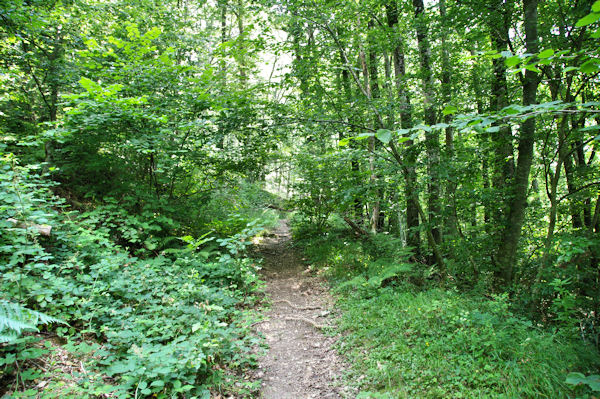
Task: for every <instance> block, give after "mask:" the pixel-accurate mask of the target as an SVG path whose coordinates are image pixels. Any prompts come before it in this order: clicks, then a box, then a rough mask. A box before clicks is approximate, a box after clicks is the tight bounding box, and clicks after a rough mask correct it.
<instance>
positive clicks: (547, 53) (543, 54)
mask: <svg viewBox="0 0 600 399" xmlns="http://www.w3.org/2000/svg"><path fill="white" fill-rule="evenodd" d="M553 55H554V50H552V49H551V48H549V49H546V50H544V51H542V52H541V53H539V54H538V57H540V58H550V57H552V56H553Z"/></svg>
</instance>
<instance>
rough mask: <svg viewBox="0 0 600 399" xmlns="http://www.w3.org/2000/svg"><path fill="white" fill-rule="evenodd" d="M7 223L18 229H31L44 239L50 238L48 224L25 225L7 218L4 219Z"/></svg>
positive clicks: (50, 230)
mask: <svg viewBox="0 0 600 399" xmlns="http://www.w3.org/2000/svg"><path fill="white" fill-rule="evenodd" d="M6 220H7V221H8V222H10V223H12V224H14V225H15V227H17V228H19V229H30V228H31V229H33V230H35V231H37V233H38V234H40V235H43V236H45V237H50V234H52V226H50V225H49V224H34V223H25V222H19V221H18V220H17V219H13V218H8V219H6Z"/></svg>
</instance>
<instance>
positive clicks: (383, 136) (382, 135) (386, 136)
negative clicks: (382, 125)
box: [375, 129, 392, 144]
mask: <svg viewBox="0 0 600 399" xmlns="http://www.w3.org/2000/svg"><path fill="white" fill-rule="evenodd" d="M375 137H377V139H378V140H379V141H381V142H382V143H384V144H388V143H389V142H390V141H391V140H392V132H391V131H389V130H387V129H379V130H378V131H377V133H375Z"/></svg>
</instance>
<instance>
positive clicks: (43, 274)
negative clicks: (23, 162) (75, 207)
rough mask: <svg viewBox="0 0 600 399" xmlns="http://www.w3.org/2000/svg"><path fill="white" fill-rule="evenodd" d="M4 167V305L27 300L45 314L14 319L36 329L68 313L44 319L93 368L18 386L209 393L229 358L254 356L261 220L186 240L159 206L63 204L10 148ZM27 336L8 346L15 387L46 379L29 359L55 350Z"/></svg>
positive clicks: (4, 356)
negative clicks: (131, 209)
mask: <svg viewBox="0 0 600 399" xmlns="http://www.w3.org/2000/svg"><path fill="white" fill-rule="evenodd" d="M0 168H2V173H0V193H1V194H0V223H1V224H2V229H3V234H2V235H1V236H0V293H1V294H0V304H4V303H8V302H7V301H10V302H11V303H13V304H14V306H15V307H16V308H15V309H17V308H18V309H21V310H23V309H24V307H27V308H29V309H31V310H28V311H27V312H28V314H29V315H30V316H36V317H34V318H37V319H38V320H33V319H32V318H30V319H31V320H30V321H31V322H30V323H21V324H19V325H16V324H14V323H13V324H10V323H9V325H8V327H9V328H12V330H16V328H15V326H16V327H19V326H20V327H23V329H25V328H27V329H29V330H32V327H33V326H34V324H37V322H38V321H39V322H46V321H52V320H54V319H61V320H64V321H65V322H66V323H68V325H60V324H56V325H54V326H52V327H47V328H48V329H51V330H52V331H53V332H54V333H56V334H58V336H59V337H61V338H62V339H64V340H66V342H67V344H66V345H65V346H64V348H66V349H69V350H70V351H72V352H75V353H84V354H85V357H84V359H83V360H82V361H83V362H85V363H86V365H85V368H86V369H87V370H88V372H87V373H84V374H81V375H74V376H73V377H72V378H74V379H75V383H74V384H72V385H71V386H65V384H64V382H62V380H61V377H57V378H56V379H53V376H46V377H45V378H47V379H48V381H49V382H48V383H47V384H46V385H45V388H44V391H43V392H41V393H40V392H37V390H36V389H25V390H23V389H22V390H21V392H14V393H13V396H16V397H19V396H20V397H36V396H39V395H41V396H42V397H56V396H57V395H61V396H62V395H71V396H74V397H96V396H97V395H100V394H104V393H109V392H110V393H111V395H113V396H116V397H120V398H127V397H134V396H136V392H137V396H138V397H139V396H140V395H143V396H153V397H157V398H166V397H171V396H172V395H185V396H196V397H209V390H208V389H209V388H210V387H213V386H215V385H220V384H224V383H225V380H224V378H225V377H224V375H223V372H222V371H219V370H222V369H223V367H221V366H225V365H227V367H229V368H230V369H236V368H240V367H249V366H251V365H253V364H254V363H255V355H254V354H252V353H251V350H252V348H253V347H255V346H256V344H257V342H258V341H257V339H256V338H254V337H253V336H252V334H251V332H250V330H249V327H248V323H249V322H248V321H247V320H248V319H250V318H251V314H250V312H249V311H248V310H244V309H248V308H250V307H251V305H252V304H254V302H255V301H256V300H257V294H258V293H259V290H260V289H261V286H262V283H261V282H260V280H259V279H258V277H257V275H256V270H257V268H258V264H257V262H256V261H254V260H252V259H250V258H247V257H246V256H244V250H245V248H246V247H247V243H248V242H249V238H250V237H251V236H252V235H253V234H256V233H257V232H259V231H260V229H261V227H260V223H259V222H258V221H255V222H254V223H251V224H250V225H248V224H247V225H246V226H245V227H244V228H243V229H242V230H241V231H240V232H238V233H237V234H236V235H235V236H234V237H232V238H231V239H227V238H222V239H221V240H220V243H221V248H218V247H216V246H214V247H213V248H212V249H210V248H208V247H206V246H205V244H206V243H205V242H204V243H203V241H202V240H192V241H193V242H194V243H196V244H198V245H196V246H194V245H189V246H186V245H185V242H184V241H183V240H180V239H177V238H175V237H169V233H171V232H173V230H174V229H173V222H172V219H170V218H168V217H163V216H161V215H160V214H159V213H155V214H154V217H150V216H149V215H146V214H145V213H144V212H142V213H140V215H139V216H130V214H128V213H127V212H124V211H121V210H120V208H119V207H118V205H116V204H114V203H113V202H111V201H109V202H107V203H106V204H105V205H103V206H101V207H99V208H97V209H96V210H91V211H89V212H86V213H84V214H79V213H77V212H65V211H64V210H63V211H62V212H61V211H59V210H60V209H62V208H63V201H62V200H60V199H58V198H56V197H55V196H54V195H53V194H52V192H51V190H50V188H51V187H52V186H53V185H52V184H50V183H48V182H47V180H46V179H45V178H43V177H40V176H39V175H38V173H37V169H36V168H30V167H20V166H19V165H18V163H17V161H16V159H15V158H14V157H12V156H11V155H5V156H4V157H3V158H2V163H0ZM8 219H14V220H16V221H17V223H16V224H15V223H14V222H8V221H7V220H8ZM42 224H47V225H49V226H51V227H52V230H51V234H50V236H45V235H42V234H40V232H39V230H38V229H37V227H36V226H39V225H42ZM159 238H160V239H161V240H162V241H157V242H159V243H160V245H162V247H159V246H158V245H157V246H156V247H155V248H150V247H149V240H150V239H156V240H158V239H159ZM169 238H170V239H169ZM165 239H169V244H168V245H166V244H164V242H165ZM113 240H117V241H123V242H125V243H126V244H127V246H121V245H117V244H116V243H115V242H113ZM205 241H208V240H205ZM151 249H152V250H151ZM159 250H160V253H159ZM132 252H135V253H137V254H138V255H140V256H139V257H138V256H133V254H132ZM11 309H12V308H11ZM13 310H14V309H13ZM38 312H41V313H43V314H45V315H48V316H47V317H46V316H44V317H42V316H40V314H41V313H38ZM13 313H15V312H13ZM21 313H23V312H21ZM38 316H39V317H38ZM5 319H6V320H8V321H9V322H10V320H13V321H14V320H15V318H14V317H13V318H12V319H11V318H3V317H2V315H1V314H0V327H2V326H3V323H4V324H6V323H5V321H6V320H5ZM28 320H29V319H28ZM34 322H35V323H34ZM11 326H12V327H11ZM0 329H1V328H0ZM30 338H33V337H24V338H23V339H17V340H12V341H11V342H10V343H9V344H8V345H4V346H2V347H0V378H2V379H3V381H6V379H8V380H10V378H9V377H10V376H11V375H12V376H14V378H15V381H17V382H19V386H18V388H21V387H27V385H26V384H25V382H26V381H32V380H33V379H36V378H41V374H40V372H39V370H38V371H35V369H36V366H35V363H31V362H30V360H31V359H32V358H35V357H39V356H42V355H43V354H46V353H48V351H50V349H44V350H42V349H39V348H36V347H35V345H38V344H36V343H35V342H34V341H39V339H37V340H36V339H30ZM217 366H219V367H217ZM28 370H30V371H28ZM246 385H248V384H246ZM241 386H242V387H243V386H244V384H242V385H241ZM6 389H10V390H12V391H14V389H15V386H14V385H12V386H10V387H9V386H7V388H6ZM240 389H241V388H240ZM241 390H243V389H241ZM238 394H239V395H240V396H242V394H241V393H238Z"/></svg>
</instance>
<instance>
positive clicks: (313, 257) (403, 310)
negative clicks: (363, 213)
mask: <svg viewBox="0 0 600 399" xmlns="http://www.w3.org/2000/svg"><path fill="white" fill-rule="evenodd" d="M294 234H295V237H296V243H297V244H298V245H299V246H300V247H301V248H302V249H303V251H304V253H305V256H306V257H307V258H308V260H309V261H310V262H311V263H312V264H313V265H315V266H316V267H317V268H320V269H321V270H324V271H325V272H326V275H327V276H328V277H329V278H330V280H331V282H332V285H333V287H334V292H335V293H336V294H337V300H338V306H339V307H340V309H341V310H342V316H341V318H340V320H339V325H338V332H339V333H340V334H341V336H342V338H341V341H340V344H339V349H340V351H341V352H342V353H343V354H344V355H345V356H346V357H347V359H348V360H349V364H351V365H352V367H351V370H350V375H349V378H348V383H351V384H357V385H358V387H359V389H360V391H361V393H360V394H359V396H358V397H359V398H590V397H591V396H590V395H591V393H590V392H591V391H588V390H587V389H588V388H587V387H586V386H584V384H579V385H577V386H574V385H569V384H567V383H566V380H567V376H568V375H569V373H571V372H582V373H583V374H589V373H590V372H591V373H594V371H597V369H598V366H599V365H600V360H599V358H598V356H597V352H596V351H595V349H594V348H593V347H592V346H591V345H590V346H588V345H586V344H585V343H584V342H583V341H580V340H568V339H566V338H564V336H566V334H561V331H560V330H558V329H555V330H551V329H544V328H541V327H540V326H538V325H536V324H534V323H532V322H531V321H529V320H527V319H525V318H523V317H521V316H519V315H517V314H515V312H514V311H513V309H512V308H511V305H510V302H509V300H508V298H507V296H506V295H497V296H492V295H488V294H486V293H481V292H459V291H458V290H457V289H456V288H454V287H452V286H451V285H448V283H447V282H440V281H439V278H438V277H437V276H436V275H435V274H432V270H431V269H429V268H428V267H427V266H426V265H421V264H410V263H408V261H407V260H408V258H409V252H408V251H407V250H406V249H403V247H402V243H401V242H399V240H398V239H397V238H394V237H392V236H389V235H385V234H382V235H378V236H375V237H371V238H370V239H367V240H364V239H357V238H355V237H353V236H352V235H351V234H350V232H348V231H347V230H345V229H344V228H342V227H341V225H338V227H337V228H336V227H333V228H330V229H327V230H326V231H325V232H322V231H315V230H314V229H313V228H311V226H306V225H298V224H296V225H295V229H294ZM573 375H581V374H571V376H573ZM571 378H572V377H571Z"/></svg>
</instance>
